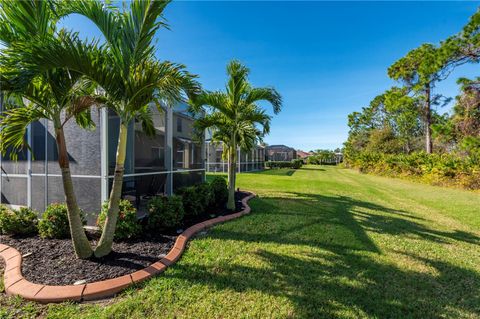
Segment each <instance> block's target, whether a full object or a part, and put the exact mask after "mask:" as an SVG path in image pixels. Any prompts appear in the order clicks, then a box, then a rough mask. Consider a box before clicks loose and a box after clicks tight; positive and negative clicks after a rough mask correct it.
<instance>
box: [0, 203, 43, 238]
mask: <svg viewBox="0 0 480 319" xmlns="http://www.w3.org/2000/svg"><path fill="white" fill-rule="evenodd" d="M37 224H38V218H37V212H35V211H34V210H32V209H30V208H26V207H21V208H20V209H18V210H11V209H8V208H7V207H6V206H4V205H0V233H2V234H8V235H33V234H35V233H37Z"/></svg>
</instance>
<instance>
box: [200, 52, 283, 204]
mask: <svg viewBox="0 0 480 319" xmlns="http://www.w3.org/2000/svg"><path fill="white" fill-rule="evenodd" d="M249 72H250V71H249V69H248V68H247V67H245V66H243V65H242V64H241V63H240V62H238V61H236V60H233V61H231V62H230V63H229V64H228V66H227V75H228V77H229V79H228V83H227V85H226V91H225V92H221V91H216V92H204V93H203V94H200V95H199V96H198V97H196V98H194V99H192V101H191V103H192V109H193V110H194V111H196V112H200V111H202V110H203V109H204V108H207V109H209V111H210V112H206V115H204V117H203V118H200V119H199V120H197V122H196V124H195V125H196V128H197V129H198V130H205V129H210V130H211V131H212V140H213V141H214V142H222V143H223V147H224V152H225V153H224V154H225V155H226V157H228V190H229V192H228V202H227V208H228V209H231V210H233V209H235V181H236V169H235V167H236V165H237V156H236V153H237V149H238V147H240V148H241V149H242V150H244V151H249V150H251V149H252V148H253V147H254V146H255V143H256V142H257V141H258V140H259V139H261V138H262V137H263V136H264V135H265V134H268V133H269V130H270V120H271V117H270V116H269V115H267V114H266V113H265V111H264V110H263V109H262V108H261V107H260V106H259V105H258V104H257V103H258V102H260V101H267V102H269V103H270V104H271V105H272V106H273V111H274V113H275V114H278V113H279V112H280V110H281V106H282V98H281V96H280V94H279V93H278V92H277V91H276V90H275V89H273V88H253V87H252V86H251V85H250V83H249V82H248V75H249ZM258 126H260V127H261V130H260V129H258Z"/></svg>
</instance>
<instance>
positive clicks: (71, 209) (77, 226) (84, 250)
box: [55, 127, 93, 259]
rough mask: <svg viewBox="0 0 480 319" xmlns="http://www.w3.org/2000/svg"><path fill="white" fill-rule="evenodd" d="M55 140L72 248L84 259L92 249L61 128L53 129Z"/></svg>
mask: <svg viewBox="0 0 480 319" xmlns="http://www.w3.org/2000/svg"><path fill="white" fill-rule="evenodd" d="M55 135H56V142H57V148H58V164H59V166H60V169H61V171H62V182H63V191H64V193H65V201H66V202H67V212H68V224H69V226H70V234H71V236H72V243H73V248H74V250H75V254H76V255H77V257H78V258H81V259H86V258H89V257H91V256H92V253H93V250H92V247H91V246H90V242H89V241H88V238H87V235H86V234H85V230H84V229H83V223H82V219H81V218H80V209H79V208H78V204H77V198H76V197H75V192H74V190H73V182H72V175H71V173H70V163H69V159H68V152H67V144H66V142H65V134H64V131H63V128H62V127H60V128H56V129H55Z"/></svg>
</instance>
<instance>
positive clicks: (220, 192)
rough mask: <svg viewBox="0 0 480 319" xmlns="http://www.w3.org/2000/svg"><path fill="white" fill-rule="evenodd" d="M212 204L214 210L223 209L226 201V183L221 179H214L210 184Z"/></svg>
mask: <svg viewBox="0 0 480 319" xmlns="http://www.w3.org/2000/svg"><path fill="white" fill-rule="evenodd" d="M210 190H211V192H212V197H213V204H214V206H215V207H216V208H224V207H225V205H226V204H227V201H228V187H227V181H226V180H225V178H223V177H219V176H217V177H215V178H214V179H213V180H212V181H211V182H210Z"/></svg>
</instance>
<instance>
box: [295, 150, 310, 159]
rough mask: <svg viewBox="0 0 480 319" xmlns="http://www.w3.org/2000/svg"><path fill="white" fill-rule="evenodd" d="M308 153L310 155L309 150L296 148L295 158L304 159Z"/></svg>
mask: <svg viewBox="0 0 480 319" xmlns="http://www.w3.org/2000/svg"><path fill="white" fill-rule="evenodd" d="M310 155H312V153H311V152H304V151H302V150H297V158H301V159H306V158H307V157H309V156H310Z"/></svg>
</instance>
